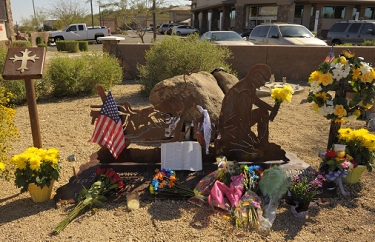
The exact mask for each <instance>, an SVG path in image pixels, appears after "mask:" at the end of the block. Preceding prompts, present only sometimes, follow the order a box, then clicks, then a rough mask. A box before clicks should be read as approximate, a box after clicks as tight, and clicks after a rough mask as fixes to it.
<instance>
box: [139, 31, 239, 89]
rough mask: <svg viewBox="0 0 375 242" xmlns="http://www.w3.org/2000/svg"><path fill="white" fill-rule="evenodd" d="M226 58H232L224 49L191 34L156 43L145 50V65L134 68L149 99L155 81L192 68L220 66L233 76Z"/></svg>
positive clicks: (207, 69) (209, 70)
mask: <svg viewBox="0 0 375 242" xmlns="http://www.w3.org/2000/svg"><path fill="white" fill-rule="evenodd" d="M228 58H232V53H231V52H230V50H229V49H228V48H227V47H225V46H219V45H214V44H212V43H211V42H209V41H199V37H198V35H190V36H188V37H187V38H186V39H181V38H179V37H176V36H171V37H170V38H164V39H163V40H161V41H156V42H154V45H153V46H152V47H151V48H150V49H149V50H148V51H146V54H145V59H146V64H145V65H139V66H138V67H137V68H138V71H139V77H140V83H141V85H142V94H143V95H144V96H148V95H149V94H150V91H151V89H152V88H153V87H154V86H155V84H157V83H158V82H160V81H162V80H165V79H168V78H171V77H174V76H177V75H182V74H184V73H185V72H186V71H187V70H191V69H193V68H195V69H194V72H199V71H208V72H211V71H213V70H214V69H215V68H219V67H222V68H224V69H225V70H226V71H228V72H229V73H232V74H235V73H234V71H232V69H231V68H230V65H229V64H228V63H227V62H225V60H226V59H228Z"/></svg>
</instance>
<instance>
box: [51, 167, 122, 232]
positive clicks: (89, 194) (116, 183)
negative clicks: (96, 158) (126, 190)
mask: <svg viewBox="0 0 375 242" xmlns="http://www.w3.org/2000/svg"><path fill="white" fill-rule="evenodd" d="M123 187H124V183H123V181H122V179H121V177H120V175H119V174H118V173H116V172H115V171H114V170H113V169H112V168H100V167H98V168H96V176H95V178H94V183H93V184H92V185H91V187H90V188H89V189H86V188H85V187H83V190H82V191H81V193H80V195H79V197H78V204H77V205H76V206H75V208H74V209H73V211H72V212H70V213H69V215H68V216H67V217H65V218H64V219H63V220H62V221H61V222H60V223H59V224H58V225H57V226H56V227H55V228H54V230H53V231H54V232H55V233H57V234H58V233H60V232H61V231H63V230H64V229H65V227H66V226H67V225H68V224H69V223H70V222H71V221H73V219H74V218H76V217H77V216H78V215H79V214H80V213H81V212H82V211H83V210H84V209H86V208H88V207H90V208H92V207H97V208H100V207H103V206H104V202H105V201H106V200H107V197H108V196H110V195H113V194H116V193H117V192H119V191H120V189H121V188H123Z"/></svg>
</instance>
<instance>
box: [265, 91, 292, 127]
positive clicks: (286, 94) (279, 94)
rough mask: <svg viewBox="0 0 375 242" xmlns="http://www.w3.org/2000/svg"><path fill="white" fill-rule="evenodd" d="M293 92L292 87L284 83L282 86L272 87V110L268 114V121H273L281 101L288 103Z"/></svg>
mask: <svg viewBox="0 0 375 242" xmlns="http://www.w3.org/2000/svg"><path fill="white" fill-rule="evenodd" d="M293 94H294V90H293V88H292V87H291V86H290V85H288V84H284V85H283V87H278V88H274V89H272V91H271V97H272V99H273V100H274V101H275V105H274V107H273V111H272V112H271V114H270V121H273V120H274V119H275V117H276V114H277V112H278V111H279V108H280V105H281V104H282V103H283V102H287V103H290V102H291V100H292V97H293Z"/></svg>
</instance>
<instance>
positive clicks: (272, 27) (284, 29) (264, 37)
mask: <svg viewBox="0 0 375 242" xmlns="http://www.w3.org/2000/svg"><path fill="white" fill-rule="evenodd" d="M248 39H249V41H250V42H252V43H254V44H256V45H307V46H327V43H326V42H325V41H323V40H321V39H318V38H316V37H315V36H314V35H313V34H312V33H311V32H310V30H308V29H307V28H306V27H305V26H303V25H299V24H287V23H273V24H261V25H258V26H256V27H255V28H254V29H253V30H252V31H251V33H250V35H249V38H248Z"/></svg>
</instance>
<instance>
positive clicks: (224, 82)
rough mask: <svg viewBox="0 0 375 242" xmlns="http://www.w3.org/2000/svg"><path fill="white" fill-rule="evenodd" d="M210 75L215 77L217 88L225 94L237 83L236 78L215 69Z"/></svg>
mask: <svg viewBox="0 0 375 242" xmlns="http://www.w3.org/2000/svg"><path fill="white" fill-rule="evenodd" d="M212 75H213V76H214V77H215V79H216V81H217V83H218V84H219V87H220V88H221V90H222V91H223V92H224V94H227V93H228V91H229V89H231V88H232V87H233V86H234V84H236V83H237V82H238V78H237V77H236V76H234V75H232V74H229V73H227V72H226V71H225V70H222V69H217V70H215V71H213V72H212Z"/></svg>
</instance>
